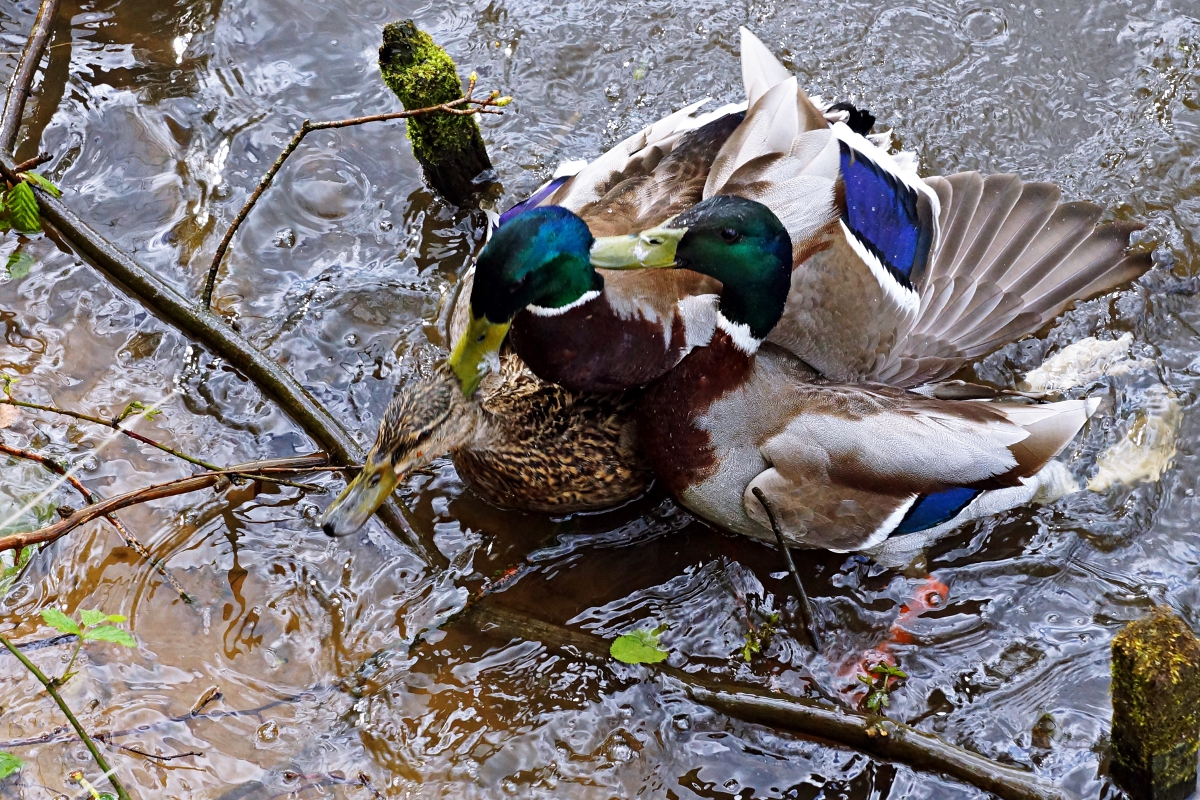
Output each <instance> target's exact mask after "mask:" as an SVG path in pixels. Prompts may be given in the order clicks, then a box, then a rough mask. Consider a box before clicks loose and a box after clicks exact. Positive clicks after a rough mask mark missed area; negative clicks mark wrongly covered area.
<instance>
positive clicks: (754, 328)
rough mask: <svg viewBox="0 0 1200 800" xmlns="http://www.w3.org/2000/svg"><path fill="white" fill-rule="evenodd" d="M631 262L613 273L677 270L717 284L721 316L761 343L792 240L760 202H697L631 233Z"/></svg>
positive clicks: (777, 301) (783, 281) (787, 283)
mask: <svg viewBox="0 0 1200 800" xmlns="http://www.w3.org/2000/svg"><path fill="white" fill-rule="evenodd" d="M634 238H636V239H637V243H636V244H635V245H633V246H632V247H629V248H627V251H628V252H630V253H632V254H633V256H634V258H635V259H636V260H635V261H634V262H633V263H627V264H621V265H618V264H612V265H611V268H613V269H638V268H677V269H690V270H692V271H694V272H700V273H703V274H705V275H708V276H710V277H713V278H716V279H717V280H719V281H720V282H721V285H722V290H721V313H722V314H723V315H724V316H725V318H726V319H728V320H729V321H730V322H734V323H738V324H744V325H746V326H747V327H748V328H749V332H750V335H751V336H753V337H754V338H755V339H759V340H762V339H765V338H766V336H767V334H768V333H770V332H771V328H773V327H775V323H777V322H779V318H780V317H781V316H783V307H784V304H785V303H786V302H787V296H788V291H789V289H790V288H791V281H792V239H791V236H789V235H788V232H787V229H786V228H785V227H784V226H783V223H782V222H780V221H779V218H778V217H776V216H775V214H774V213H773V212H772V211H771V209H769V208H767V207H766V206H765V205H763V204H762V203H757V202H755V201H753V200H747V199H745V198H743V197H736V196H734V195H717V196H715V197H710V198H708V199H707V200H703V201H701V202H700V203H697V204H696V205H694V206H692V207H691V208H689V209H688V210H687V211H685V212H683V213H682V214H679V215H677V216H675V217H673V218H671V219H669V220H667V221H666V222H665V223H663V224H662V225H660V226H659V227H657V228H651V229H649V230H645V231H642V232H641V233H639V234H636V235H635V237H634Z"/></svg>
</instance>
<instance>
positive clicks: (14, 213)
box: [4, 181, 42, 233]
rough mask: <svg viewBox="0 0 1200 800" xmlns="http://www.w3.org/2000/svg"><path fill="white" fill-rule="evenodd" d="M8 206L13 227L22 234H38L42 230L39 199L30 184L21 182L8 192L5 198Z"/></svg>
mask: <svg viewBox="0 0 1200 800" xmlns="http://www.w3.org/2000/svg"><path fill="white" fill-rule="evenodd" d="M4 204H5V205H6V206H8V218H9V221H10V222H12V226H13V227H14V228H16V229H17V230H18V231H21V232H22V233H37V232H38V231H40V230H41V229H42V219H41V217H40V216H39V215H38V204H37V198H35V197H34V196H33V189H30V188H29V184H28V183H25V182H24V181H21V182H20V183H18V184H17V185H16V186H14V187H12V188H11V189H9V190H8V194H7V195H6V196H5V198H4Z"/></svg>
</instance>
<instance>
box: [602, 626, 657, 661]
mask: <svg viewBox="0 0 1200 800" xmlns="http://www.w3.org/2000/svg"><path fill="white" fill-rule="evenodd" d="M664 630H666V626H662V627H659V628H655V629H654V630H652V631H651V630H646V629H645V628H639V629H638V630H636V631H634V632H633V633H627V634H625V635H624V636H618V637H617V638H616V639H615V640H614V641H613V643H612V647H610V648H609V653H610V654H611V655H612V657H613V658H615V659H616V660H617V661H623V662H624V663H626V664H657V663H658V662H660V661H665V660H666V658H667V651H666V650H663V649H662V648H660V647H659V646H658V636H659V634H661V633H662V632H663V631H664Z"/></svg>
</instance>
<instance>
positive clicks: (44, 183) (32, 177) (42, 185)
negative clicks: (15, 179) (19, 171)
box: [24, 172, 62, 197]
mask: <svg viewBox="0 0 1200 800" xmlns="http://www.w3.org/2000/svg"><path fill="white" fill-rule="evenodd" d="M24 175H25V180H27V181H29V182H30V183H32V184H33V185H34V186H36V187H38V188H39V189H42V190H44V191H47V192H49V193H50V194H52V195H54V196H55V197H62V189H60V188H58V187H57V186H55V185H54V184H53V183H51V182H50V179H49V178H47V177H46V176H44V175H39V174H37V173H36V172H26V173H24Z"/></svg>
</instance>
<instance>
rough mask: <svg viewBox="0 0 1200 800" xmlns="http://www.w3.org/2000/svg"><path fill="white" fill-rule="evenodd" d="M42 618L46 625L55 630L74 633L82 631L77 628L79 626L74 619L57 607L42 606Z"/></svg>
mask: <svg viewBox="0 0 1200 800" xmlns="http://www.w3.org/2000/svg"><path fill="white" fill-rule="evenodd" d="M42 619H43V620H45V621H46V624H47V625H49V626H50V627H51V628H54V630H56V631H62V632H63V633H74V634H80V633H82V631H80V630H79V626H78V625H76V624H75V620H73V619H71V618H70V617H68V616H67V615H66V614H64V613H63V612H61V611H59V610H58V609H57V608H43V609H42Z"/></svg>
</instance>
